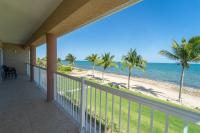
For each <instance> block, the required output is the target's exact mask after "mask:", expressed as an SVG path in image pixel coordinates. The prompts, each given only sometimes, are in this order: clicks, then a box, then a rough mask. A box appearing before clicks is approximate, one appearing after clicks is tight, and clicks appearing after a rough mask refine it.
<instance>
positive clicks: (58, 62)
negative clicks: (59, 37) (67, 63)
mask: <svg viewBox="0 0 200 133" xmlns="http://www.w3.org/2000/svg"><path fill="white" fill-rule="evenodd" d="M57 64H58V66H61V65H62V60H61V58H59V57H58V58H57Z"/></svg>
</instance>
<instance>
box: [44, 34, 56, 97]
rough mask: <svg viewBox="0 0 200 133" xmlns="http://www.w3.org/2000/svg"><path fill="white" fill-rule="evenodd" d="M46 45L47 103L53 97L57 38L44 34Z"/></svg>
mask: <svg viewBox="0 0 200 133" xmlns="http://www.w3.org/2000/svg"><path fill="white" fill-rule="evenodd" d="M46 43H47V101H52V100H53V96H54V73H55V72H56V67H57V64H56V63H57V38H56V36H55V35H54V34H51V33H47V34H46Z"/></svg>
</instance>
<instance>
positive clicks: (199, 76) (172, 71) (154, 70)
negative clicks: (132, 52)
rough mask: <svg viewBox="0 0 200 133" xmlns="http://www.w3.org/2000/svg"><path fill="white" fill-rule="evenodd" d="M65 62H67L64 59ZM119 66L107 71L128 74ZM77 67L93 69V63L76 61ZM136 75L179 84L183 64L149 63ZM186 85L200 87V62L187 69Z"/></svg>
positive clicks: (135, 75) (98, 68)
mask: <svg viewBox="0 0 200 133" xmlns="http://www.w3.org/2000/svg"><path fill="white" fill-rule="evenodd" d="M63 64H67V63H66V62H64V61H63ZM117 64H118V66H119V67H118V68H113V67H112V68H108V69H107V70H106V72H109V73H116V74H121V75H128V71H127V70H122V69H121V63H117ZM75 65H76V67H78V68H82V69H92V64H91V63H90V62H88V61H76V63H75ZM95 69H96V70H98V71H102V70H103V69H102V68H101V67H99V66H96V68H95ZM132 75H133V76H134V77H140V78H146V79H151V80H158V81H165V82H170V83H174V84H179V81H180V75H181V66H180V65H177V64H172V63H148V64H147V66H146V69H145V71H139V70H135V69H134V70H133V74H132ZM184 85H185V86H189V87H193V88H197V89H200V64H191V65H190V68H189V69H188V70H187V69H186V70H185V78H184Z"/></svg>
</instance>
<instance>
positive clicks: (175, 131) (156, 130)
mask: <svg viewBox="0 0 200 133" xmlns="http://www.w3.org/2000/svg"><path fill="white" fill-rule="evenodd" d="M58 80H59V83H60V87H59V88H61V90H62V89H63V88H67V89H69V90H70V89H77V88H80V83H78V82H76V81H72V80H70V79H64V78H61V79H58ZM90 81H91V80H90ZM92 81H93V82H99V81H96V80H92ZM108 86H109V85H108ZM112 89H119V88H117V87H113V88H112ZM121 90H123V91H126V92H129V93H132V94H134V95H138V96H141V97H144V98H149V99H151V100H156V101H159V102H164V103H167V104H171V105H173V106H177V107H180V108H184V109H188V108H186V107H183V106H179V105H176V104H172V103H170V102H167V101H162V100H159V99H155V98H152V97H149V96H145V95H142V94H140V93H134V92H130V91H128V90H126V89H121ZM62 91H64V90H62ZM87 95H88V97H87V105H88V106H87V110H88V112H90V109H91V114H90V115H89V117H90V116H91V119H92V120H93V121H94V119H95V118H96V119H97V125H99V122H101V123H102V127H104V126H105V123H107V125H108V126H107V128H106V130H107V132H111V130H112V131H114V132H118V131H119V116H120V115H119V114H120V106H121V121H120V122H121V132H127V127H128V106H129V101H128V100H127V99H121V104H120V97H118V96H113V95H112V94H109V93H108V94H107V110H108V111H107V112H108V113H107V118H105V112H106V93H105V92H104V91H100V90H98V89H94V88H91V87H88V91H87ZM64 96H65V97H70V98H71V99H73V103H74V104H75V105H79V104H80V103H79V102H78V99H79V98H80V91H79V92H76V93H75V92H74V95H73V94H72V95H69V94H66V93H65V95H64ZM95 96H96V98H95ZM100 97H101V104H100ZM90 100H91V106H90ZM112 100H113V101H114V104H112ZM112 107H113V109H112ZM95 109H96V113H95ZM188 110H192V109H188ZM100 111H101V113H100ZM112 111H113V117H112ZM151 111H152V109H151V108H149V107H147V106H143V105H142V106H141V125H140V129H141V133H146V132H150V118H151ZM192 111H194V110H192ZM138 112H139V104H138V103H136V102H130V117H129V118H130V133H134V132H137V128H138V114H139V113H138ZM100 114H101V117H100ZM89 117H88V118H89ZM112 118H113V122H112ZM106 120H107V121H106ZM165 121H166V114H165V113H164V112H161V111H158V110H154V120H153V133H162V132H164V131H165ZM168 121H169V122H168V123H169V126H168V132H169V133H180V132H183V127H184V121H183V120H181V119H180V118H177V117H176V116H172V115H169V118H168ZM112 123H113V124H112ZM188 133H200V126H198V125H195V124H192V123H189V128H188Z"/></svg>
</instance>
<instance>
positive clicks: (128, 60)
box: [122, 49, 147, 89]
mask: <svg viewBox="0 0 200 133" xmlns="http://www.w3.org/2000/svg"><path fill="white" fill-rule="evenodd" d="M146 63H147V62H146V61H145V60H144V59H143V58H142V56H140V55H138V54H137V51H136V49H134V50H133V49H130V51H129V52H128V54H127V55H124V56H123V57H122V68H127V69H128V89H130V78H131V75H132V71H133V69H134V68H136V69H141V70H144V69H145V66H146Z"/></svg>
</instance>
